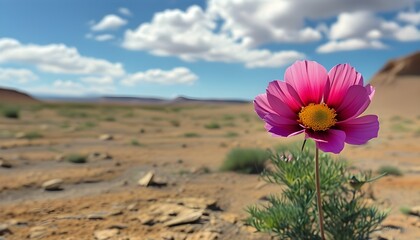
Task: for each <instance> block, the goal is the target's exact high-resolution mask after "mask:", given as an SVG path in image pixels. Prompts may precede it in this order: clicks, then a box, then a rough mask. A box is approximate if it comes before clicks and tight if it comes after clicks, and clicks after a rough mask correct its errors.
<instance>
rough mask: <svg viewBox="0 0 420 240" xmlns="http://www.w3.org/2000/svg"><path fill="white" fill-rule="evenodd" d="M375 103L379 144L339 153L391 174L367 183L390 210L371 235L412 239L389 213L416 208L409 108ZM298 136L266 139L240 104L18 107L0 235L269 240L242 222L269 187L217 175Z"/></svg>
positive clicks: (417, 149) (411, 228)
mask: <svg viewBox="0 0 420 240" xmlns="http://www.w3.org/2000/svg"><path fill="white" fill-rule="evenodd" d="M408 90H410V89H408ZM384 91H385V90H384ZM411 91H415V90H411ZM403 95H404V94H403ZM380 98H381V97H379V99H380ZM384 99H385V100H380V101H382V102H381V103H382V104H381V103H380V102H378V103H377V104H373V106H372V107H371V108H370V109H369V110H368V112H370V113H377V114H378V115H379V116H380V123H381V130H380V135H379V137H378V138H377V139H374V140H372V141H370V142H369V143H368V144H367V145H363V146H348V145H347V146H346V149H345V151H344V152H343V154H341V157H344V158H346V159H347V160H348V161H349V162H350V163H351V164H352V166H354V167H355V168H358V169H362V170H372V171H374V173H375V172H376V171H377V170H378V169H379V168H381V167H383V166H392V167H395V168H397V169H399V170H400V171H401V172H402V176H392V175H390V176H386V177H384V178H382V179H380V180H378V181H377V182H374V183H373V184H371V186H370V188H371V190H372V194H371V198H373V199H372V201H374V202H375V204H377V205H379V206H380V208H381V209H384V210H390V211H391V212H390V215H389V217H388V218H387V219H386V220H385V221H384V223H383V229H382V230H380V231H379V232H378V233H376V235H375V236H376V237H375V239H407V240H413V239H420V217H419V216H415V215H414V214H406V213H405V214H404V213H402V212H401V211H400V209H401V208H410V209H414V210H415V207H416V206H417V209H418V206H419V204H420V165H419V159H420V145H419V144H418V141H419V140H420V112H419V111H418V109H415V110H412V109H411V110H412V111H410V112H405V111H404V109H402V108H403V107H400V108H398V111H397V110H395V111H391V110H392V109H391V110H390V109H389V108H388V107H387V106H386V103H385V102H386V99H387V98H386V97H384ZM378 101H379V100H378ZM384 103H385V105H384ZM406 110H409V109H406ZM405 113H407V114H405ZM302 140H303V136H297V137H294V138H291V139H281V138H273V137H271V136H270V135H269V134H268V133H267V132H266V131H265V130H264V128H263V122H262V121H261V120H260V119H258V117H257V115H256V114H255V113H254V110H253V106H252V104H175V105H125V106H123V105H103V104H102V105H101V104H64V103H49V104H46V103H40V104H34V105H28V106H23V107H21V109H20V117H19V118H18V119H13V118H6V117H0V148H1V150H0V156H1V158H2V160H1V161H2V164H3V167H0V239H7V240H10V239H75V240H76V239H130V240H133V239H150V240H151V239H155V240H157V239H166V240H168V239H238V240H240V239H272V236H270V235H269V234H266V233H256V232H255V229H253V228H252V227H250V226H246V224H245V223H244V221H243V220H244V219H245V218H246V217H247V213H246V211H245V209H246V207H247V206H249V205H250V204H255V203H259V202H261V201H264V197H265V196H267V195H268V194H270V193H281V188H280V187H279V186H276V185H272V184H265V183H264V182H263V181H262V180H261V177H260V176H259V175H249V174H240V173H233V172H222V171H220V170H219V168H220V166H221V165H222V163H223V161H224V159H225V156H226V154H227V153H228V152H229V151H230V150H231V149H233V148H236V147H254V148H255V147H258V148H261V149H266V148H275V147H276V146H279V145H284V144H288V143H291V142H296V141H302ZM80 156H82V159H83V160H86V162H84V161H81V162H78V158H77V157H79V158H80ZM84 156H86V158H83V157H84ZM152 173H153V179H152V181H148V180H150V179H147V177H148V176H149V177H150V174H152ZM147 175H148V176H147ZM145 178H146V179H145ZM54 179H61V183H60V181H59V182H58V183H57V184H54V183H52V185H51V184H50V185H49V186H46V184H45V182H47V181H49V180H54ZM139 180H140V182H141V183H143V184H144V183H146V185H147V184H148V183H149V185H148V186H141V184H139ZM48 187H49V188H50V190H55V188H57V189H58V190H56V191H48V190H45V188H48ZM197 214H198V215H197ZM182 217H184V219H179V218H182ZM185 218H187V219H185ZM188 218H190V219H188ZM176 221H180V222H181V224H177V223H176ZM183 221H184V222H185V224H182V222H183ZM178 223H179V222H178Z"/></svg>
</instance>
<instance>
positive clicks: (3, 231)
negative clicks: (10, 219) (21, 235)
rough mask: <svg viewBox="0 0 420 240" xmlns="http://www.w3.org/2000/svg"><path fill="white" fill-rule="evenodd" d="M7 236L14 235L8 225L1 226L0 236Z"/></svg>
mask: <svg viewBox="0 0 420 240" xmlns="http://www.w3.org/2000/svg"><path fill="white" fill-rule="evenodd" d="M6 234H12V231H11V230H10V229H9V227H8V226H7V225H6V224H0V236H4V235H6Z"/></svg>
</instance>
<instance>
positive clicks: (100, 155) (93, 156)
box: [88, 152, 112, 161]
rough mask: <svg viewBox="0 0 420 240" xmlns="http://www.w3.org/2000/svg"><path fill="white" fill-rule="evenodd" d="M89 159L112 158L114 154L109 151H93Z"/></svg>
mask: <svg viewBox="0 0 420 240" xmlns="http://www.w3.org/2000/svg"><path fill="white" fill-rule="evenodd" d="M88 159H89V160H93V161H95V160H111V159H112V156H111V155H109V154H108V153H101V152H93V153H91V154H89V156H88Z"/></svg>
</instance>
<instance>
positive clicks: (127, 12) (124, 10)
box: [118, 7, 132, 17]
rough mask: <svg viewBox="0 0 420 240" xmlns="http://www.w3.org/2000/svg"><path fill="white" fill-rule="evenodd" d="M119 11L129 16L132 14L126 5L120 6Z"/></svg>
mask: <svg viewBox="0 0 420 240" xmlns="http://www.w3.org/2000/svg"><path fill="white" fill-rule="evenodd" d="M118 12H119V13H121V14H122V15H125V16H128V17H129V16H131V15H132V13H131V11H130V9H128V8H125V7H120V8H118Z"/></svg>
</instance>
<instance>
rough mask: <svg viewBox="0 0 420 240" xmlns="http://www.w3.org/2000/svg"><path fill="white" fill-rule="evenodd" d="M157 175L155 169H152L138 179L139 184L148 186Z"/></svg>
mask: <svg viewBox="0 0 420 240" xmlns="http://www.w3.org/2000/svg"><path fill="white" fill-rule="evenodd" d="M154 176H155V173H154V172H153V171H150V172H148V173H146V175H144V176H143V177H142V178H140V180H139V181H138V184H139V185H140V186H143V187H148V186H149V184H150V183H151V182H152V181H153V177H154Z"/></svg>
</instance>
